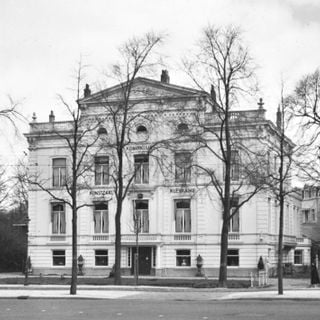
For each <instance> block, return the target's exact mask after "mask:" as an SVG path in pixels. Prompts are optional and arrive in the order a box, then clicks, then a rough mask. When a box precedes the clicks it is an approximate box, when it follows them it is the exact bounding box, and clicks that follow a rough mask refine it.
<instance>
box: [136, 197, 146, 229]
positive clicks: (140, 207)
mask: <svg viewBox="0 0 320 320" xmlns="http://www.w3.org/2000/svg"><path fill="white" fill-rule="evenodd" d="M133 223H134V230H135V232H138V233H148V232H149V202H148V200H135V201H134V212H133Z"/></svg>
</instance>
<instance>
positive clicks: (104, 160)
mask: <svg viewBox="0 0 320 320" xmlns="http://www.w3.org/2000/svg"><path fill="white" fill-rule="evenodd" d="M94 179H95V185H96V186H101V185H107V184H109V157H107V156H99V157H95V158H94Z"/></svg>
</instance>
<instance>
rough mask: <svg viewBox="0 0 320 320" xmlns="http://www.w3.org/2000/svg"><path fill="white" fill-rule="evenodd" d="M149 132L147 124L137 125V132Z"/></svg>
mask: <svg viewBox="0 0 320 320" xmlns="http://www.w3.org/2000/svg"><path fill="white" fill-rule="evenodd" d="M147 132H148V130H147V128H146V127H145V126H142V125H140V126H138V127H137V133H147Z"/></svg>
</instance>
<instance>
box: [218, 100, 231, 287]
mask: <svg viewBox="0 0 320 320" xmlns="http://www.w3.org/2000/svg"><path fill="white" fill-rule="evenodd" d="M224 133H225V153H226V157H225V176H224V198H223V199H221V200H222V204H223V222H222V230H221V244H220V270H219V287H226V286H227V277H228V274H227V254H228V233H229V219H230V185H231V144H230V131H229V99H228V95H227V96H226V110H225V128H224ZM221 139H222V137H221Z"/></svg>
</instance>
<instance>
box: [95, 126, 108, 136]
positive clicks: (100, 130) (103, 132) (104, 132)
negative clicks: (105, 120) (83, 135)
mask: <svg viewBox="0 0 320 320" xmlns="http://www.w3.org/2000/svg"><path fill="white" fill-rule="evenodd" d="M97 133H98V135H101V134H107V130H106V128H104V127H100V128H99V129H98V131H97Z"/></svg>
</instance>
